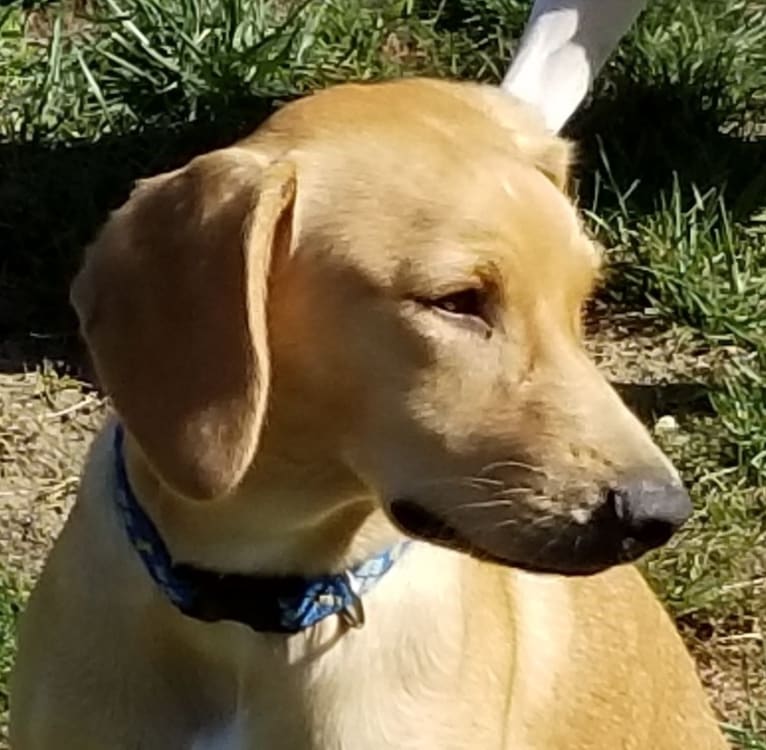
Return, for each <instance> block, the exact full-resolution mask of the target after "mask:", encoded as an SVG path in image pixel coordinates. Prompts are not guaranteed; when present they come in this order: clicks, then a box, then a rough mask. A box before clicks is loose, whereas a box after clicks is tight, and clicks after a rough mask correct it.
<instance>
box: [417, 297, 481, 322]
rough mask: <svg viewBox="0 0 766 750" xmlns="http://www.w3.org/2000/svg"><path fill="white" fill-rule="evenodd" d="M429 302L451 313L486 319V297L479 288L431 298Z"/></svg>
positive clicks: (432, 305)
mask: <svg viewBox="0 0 766 750" xmlns="http://www.w3.org/2000/svg"><path fill="white" fill-rule="evenodd" d="M428 304H429V305H430V306H431V307H436V308H438V309H439V310H442V311H443V312H446V313H450V315H470V316H472V317H475V318H481V319H482V320H484V314H485V309H484V308H485V305H484V298H483V296H482V293H481V290H479V289H464V290H462V291H460V292H453V293H452V294H446V295H444V297H437V298H436V299H432V300H429V301H428Z"/></svg>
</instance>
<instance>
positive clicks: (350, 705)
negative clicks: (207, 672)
mask: <svg viewBox="0 0 766 750" xmlns="http://www.w3.org/2000/svg"><path fill="white" fill-rule="evenodd" d="M406 557H407V558H410V559H407V560H406V561H405V560H401V561H400V563H398V564H397V569H396V570H395V571H392V573H391V574H389V576H386V578H385V579H383V580H382V581H381V582H380V583H379V585H378V586H377V587H376V588H375V589H374V590H373V591H372V592H370V594H369V595H368V596H367V597H365V608H366V613H367V622H366V624H365V625H364V627H363V628H361V629H354V630H350V631H345V632H339V631H338V629H337V623H334V622H331V621H328V622H327V623H326V626H323V627H320V629H318V630H317V631H315V632H314V633H312V634H311V635H306V636H303V637H295V638H294V639H291V641H290V642H289V644H288V645H287V648H286V649H284V650H282V649H278V650H277V652H276V655H278V658H275V652H274V651H272V652H271V653H270V654H268V655H265V654H264V661H262V662H260V663H258V662H254V664H253V669H252V670H248V672H250V674H249V675H248V676H246V677H245V679H244V681H243V684H244V686H245V687H244V691H245V692H244V693H243V694H241V695H240V700H239V704H240V708H239V709H238V711H237V712H236V714H235V715H234V716H232V717H231V718H230V720H229V721H228V723H227V724H226V725H225V726H222V727H219V728H215V729H214V730H213V731H211V732H209V733H206V734H204V735H201V736H199V737H198V738H195V742H194V744H193V745H192V746H191V749H190V750H342V749H343V750H345V748H364V749H365V750H394V748H396V750H426V748H429V749H432V748H434V747H440V748H443V749H445V750H446V748H451V747H461V746H465V745H464V743H463V744H462V745H461V741H459V738H458V737H457V736H456V733H459V731H461V729H462V730H464V728H465V725H466V723H465V722H464V721H460V720H459V718H458V714H459V713H460V711H461V708H460V706H457V705H455V704H456V701H455V700H454V698H455V688H456V682H457V680H456V675H457V674H458V673H459V670H460V667H459V663H460V659H461V653H460V648H459V644H460V643H461V641H462V632H461V631H462V627H463V618H462V616H461V613H460V612H459V608H460V602H459V598H458V597H456V596H455V595H454V594H455V591H454V590H453V589H452V587H451V584H450V580H453V581H454V580H455V579H454V578H453V577H452V576H450V575H449V567H450V566H451V565H454V564H456V563H455V562H454V561H453V560H452V559H451V557H452V553H442V552H439V551H437V552H436V553H435V554H434V552H433V551H432V550H427V551H426V552H425V554H424V553H423V552H421V551H416V550H413V551H412V553H411V557H410V554H408V555H407V556H406ZM413 573H414V575H413ZM424 584H425V585H424ZM248 686H249V687H248ZM424 717H428V721H426V722H424ZM468 723H470V721H469V722H468ZM463 739H464V738H463Z"/></svg>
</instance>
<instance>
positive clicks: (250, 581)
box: [114, 425, 409, 633]
mask: <svg viewBox="0 0 766 750" xmlns="http://www.w3.org/2000/svg"><path fill="white" fill-rule="evenodd" d="M123 438H124V435H123V429H122V426H121V425H117V427H116V428H115V431H114V463H115V472H116V493H115V499H116V503H117V507H118V509H119V511H120V515H121V516H122V521H123V523H124V524H125V529H126V531H127V534H128V537H129V538H130V541H131V543H132V544H133V547H134V548H135V550H136V552H137V553H138V555H139V557H140V558H141V560H142V562H143V563H144V566H145V567H146V569H147V571H148V573H149V575H150V576H151V577H152V579H153V580H154V582H155V583H156V584H157V586H158V587H159V589H160V590H161V591H162V592H163V593H164V594H165V596H166V597H167V598H168V599H169V600H170V601H171V602H172V603H173V604H174V605H175V606H176V607H177V608H178V609H179V610H181V612H183V613H184V614H186V615H188V616H190V617H194V618H196V619H199V620H204V621H206V622H215V621H218V620H232V621H235V622H241V623H244V624H246V625H248V626H249V627H251V628H253V629H254V630H257V631H262V632H275V633H297V632H299V631H301V630H304V629H306V628H310V627H311V626H312V625H315V624H316V623H318V622H319V621H320V620H323V619H324V618H325V617H330V616H331V615H340V616H341V617H342V618H343V619H344V621H345V622H346V623H347V624H349V625H353V626H355V627H359V626H361V625H363V624H364V608H363V606H362V599H361V597H362V596H363V595H364V594H365V593H366V592H367V591H369V590H370V589H371V588H372V587H373V586H374V585H375V584H376V583H377V582H378V580H379V579H380V578H382V577H383V576H384V575H385V574H386V573H387V572H388V571H389V570H390V569H391V567H392V566H393V564H394V563H395V562H396V561H397V559H398V558H399V557H400V555H401V554H402V552H404V550H405V549H406V547H407V546H408V544H409V543H408V542H401V543H399V544H396V545H394V546H393V547H391V548H390V549H388V550H386V551H385V552H382V553H381V554H379V555H376V556H375V557H371V558H369V559H368V560H365V561H364V562H363V563H361V564H360V565H357V566H355V567H353V568H351V569H349V570H347V571H345V572H344V573H336V574H331V575H323V576H318V577H316V578H301V577H300V576H255V575H240V574H221V573H216V572H214V571H210V570H201V569H199V568H194V567H192V566H190V565H182V564H179V563H175V562H173V559H172V557H171V556H170V551H169V550H168V548H167V545H166V544H165V542H164V541H163V540H162V537H161V536H160V533H159V531H158V530H157V527H156V526H155V525H154V523H153V522H152V520H151V518H149V516H148V514H147V513H146V512H145V511H144V509H143V508H142V507H141V505H140V504H139V502H138V500H137V498H136V496H135V493H134V492H133V490H132V489H131V486H130V482H129V480H128V475H127V471H126V468H125V459H124V455H123Z"/></svg>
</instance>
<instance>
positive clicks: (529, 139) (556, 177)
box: [517, 132, 573, 193]
mask: <svg viewBox="0 0 766 750" xmlns="http://www.w3.org/2000/svg"><path fill="white" fill-rule="evenodd" d="M517 139H518V144H519V148H520V149H521V150H522V151H523V152H524V153H525V154H528V155H529V157H530V159H531V161H532V163H533V164H534V166H535V167H536V168H537V169H539V170H540V172H542V173H543V174H544V175H545V176H546V177H547V178H548V179H549V180H550V181H551V182H552V183H553V184H554V185H555V186H556V187H557V188H558V189H559V190H561V192H563V193H566V192H567V188H568V186H569V185H568V183H569V168H570V166H571V164H572V152H573V148H572V144H571V143H569V141H565V140H564V139H563V138H560V137H559V136H557V135H553V134H552V133H547V132H540V133H535V134H534V135H530V134H519V135H517Z"/></svg>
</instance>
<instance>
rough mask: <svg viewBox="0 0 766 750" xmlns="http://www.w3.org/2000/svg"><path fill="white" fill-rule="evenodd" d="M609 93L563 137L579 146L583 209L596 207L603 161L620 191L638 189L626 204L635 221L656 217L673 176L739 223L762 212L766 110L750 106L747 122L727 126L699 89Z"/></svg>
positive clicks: (621, 88)
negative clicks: (720, 202) (719, 197)
mask: <svg viewBox="0 0 766 750" xmlns="http://www.w3.org/2000/svg"><path fill="white" fill-rule="evenodd" d="M612 85H613V86H614V91H616V93H613V92H606V93H605V94H604V95H603V96H601V97H600V98H597V99H594V100H593V101H592V102H591V103H590V104H589V105H588V106H587V107H586V108H584V109H583V110H581V111H580V112H579V113H578V114H577V115H576V116H575V117H574V118H573V119H572V121H571V122H570V124H569V125H568V126H567V129H566V134H567V135H568V136H569V137H570V138H572V139H574V140H575V142H577V143H578V144H579V166H578V168H577V170H576V171H577V174H578V176H579V178H580V180H581V185H580V190H581V197H582V205H583V206H590V205H592V203H593V198H594V176H595V174H596V171H597V170H598V169H601V170H602V171H603V169H604V163H603V158H602V154H604V155H605V156H606V158H607V160H608V163H609V169H610V172H611V177H612V178H613V181H614V186H616V187H617V188H618V189H619V190H620V191H626V190H628V189H629V188H630V187H631V185H632V184H633V183H634V182H635V181H636V180H638V181H639V182H638V185H637V186H636V188H635V190H633V191H632V192H631V196H630V206H631V207H632V210H634V211H635V212H637V213H647V212H651V211H654V210H656V209H657V206H658V197H659V195H660V193H666V194H669V193H670V192H671V191H672V189H673V183H674V179H676V175H677V178H678V181H679V182H680V184H681V186H682V187H687V186H691V185H695V186H696V187H697V188H698V189H699V190H700V192H702V193H705V192H706V191H707V190H709V189H715V190H717V191H723V194H724V196H725V197H726V203H727V207H728V208H729V209H730V210H731V211H732V214H733V216H734V217H735V218H736V219H738V220H747V219H749V218H750V217H752V216H753V214H754V213H756V212H757V211H759V210H761V209H763V208H764V207H766V169H764V164H766V137H765V136H766V134H765V133H764V132H763V129H762V127H761V131H760V133H757V132H755V131H756V129H757V126H758V122H757V120H758V119H763V115H764V114H766V112H764V109H765V108H766V102H761V103H760V105H756V104H755V103H754V104H753V107H752V109H750V110H749V115H734V116H729V119H728V120H726V119H723V118H722V114H721V112H722V111H723V112H725V111H727V108H726V107H720V108H719V104H718V102H717V101H716V100H715V97H713V96H712V95H711V94H710V93H709V92H706V91H704V90H701V89H699V88H689V87H685V86H680V85H672V84H667V85H663V86H647V85H643V84H638V83H636V82H635V81H627V80H626V81H619V80H618V81H615V82H612ZM759 110H760V114H757V113H758V112H759ZM729 111H730V110H729ZM761 126H762V122H761ZM748 131H750V133H749V134H747V133H748ZM611 197H612V198H616V196H611ZM604 198H606V201H605V200H604ZM609 200H610V197H609V196H603V195H602V196H600V200H599V205H598V208H599V209H602V208H608V207H609V205H608V204H609Z"/></svg>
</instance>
